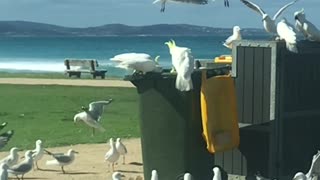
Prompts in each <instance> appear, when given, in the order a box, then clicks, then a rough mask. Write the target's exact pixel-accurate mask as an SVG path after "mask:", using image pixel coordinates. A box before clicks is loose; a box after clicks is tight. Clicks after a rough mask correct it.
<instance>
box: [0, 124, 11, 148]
mask: <svg viewBox="0 0 320 180" xmlns="http://www.w3.org/2000/svg"><path fill="white" fill-rule="evenodd" d="M2 125H4V126H6V125H5V123H2ZM13 135H14V130H9V131H7V132H4V133H2V134H0V149H2V148H3V147H4V146H6V145H7V143H8V142H9V140H10V139H11V138H12V136H13Z"/></svg>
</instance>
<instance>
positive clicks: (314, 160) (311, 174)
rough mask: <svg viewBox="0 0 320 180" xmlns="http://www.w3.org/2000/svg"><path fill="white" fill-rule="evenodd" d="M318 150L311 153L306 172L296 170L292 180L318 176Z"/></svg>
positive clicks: (308, 179) (319, 166)
mask: <svg viewBox="0 0 320 180" xmlns="http://www.w3.org/2000/svg"><path fill="white" fill-rule="evenodd" d="M319 157H320V151H318V152H317V154H315V155H313V157H312V162H311V167H310V169H309V171H308V173H307V174H304V173H303V172H298V173H296V174H295V175H294V177H293V180H313V179H314V178H318V177H319V176H320V158H319Z"/></svg>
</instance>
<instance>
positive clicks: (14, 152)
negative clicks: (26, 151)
mask: <svg viewBox="0 0 320 180" xmlns="http://www.w3.org/2000/svg"><path fill="white" fill-rule="evenodd" d="M18 151H19V149H18V148H16V147H13V148H11V149H10V154H9V155H8V156H7V157H5V158H3V159H2V160H1V161H0V163H5V164H7V165H8V166H9V167H11V166H13V165H15V164H17V163H18V160H19V154H18Z"/></svg>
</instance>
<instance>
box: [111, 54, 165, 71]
mask: <svg viewBox="0 0 320 180" xmlns="http://www.w3.org/2000/svg"><path fill="white" fill-rule="evenodd" d="M159 57H160V56H156V57H155V59H152V57H151V56H150V55H149V54H146V53H123V54H119V55H116V56H114V57H113V58H110V60H111V61H114V62H117V63H118V65H117V67H118V68H122V69H133V70H134V72H142V73H143V74H145V73H147V72H151V71H156V72H158V71H159V70H160V69H159V63H158V60H159Z"/></svg>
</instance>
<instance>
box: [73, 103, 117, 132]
mask: <svg viewBox="0 0 320 180" xmlns="http://www.w3.org/2000/svg"><path fill="white" fill-rule="evenodd" d="M112 101H113V100H112V99H109V100H107V101H94V102H91V103H90V104H89V108H87V107H82V110H83V112H81V113H78V114H76V115H75V116H74V118H73V120H74V123H76V122H78V121H83V122H84V123H86V124H87V125H88V126H90V127H92V135H94V131H95V129H98V130H100V131H102V132H103V131H105V129H104V128H103V127H102V126H101V124H100V123H99V122H100V120H101V116H102V113H103V110H104V106H106V105H108V104H110V103H111V102H112Z"/></svg>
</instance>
